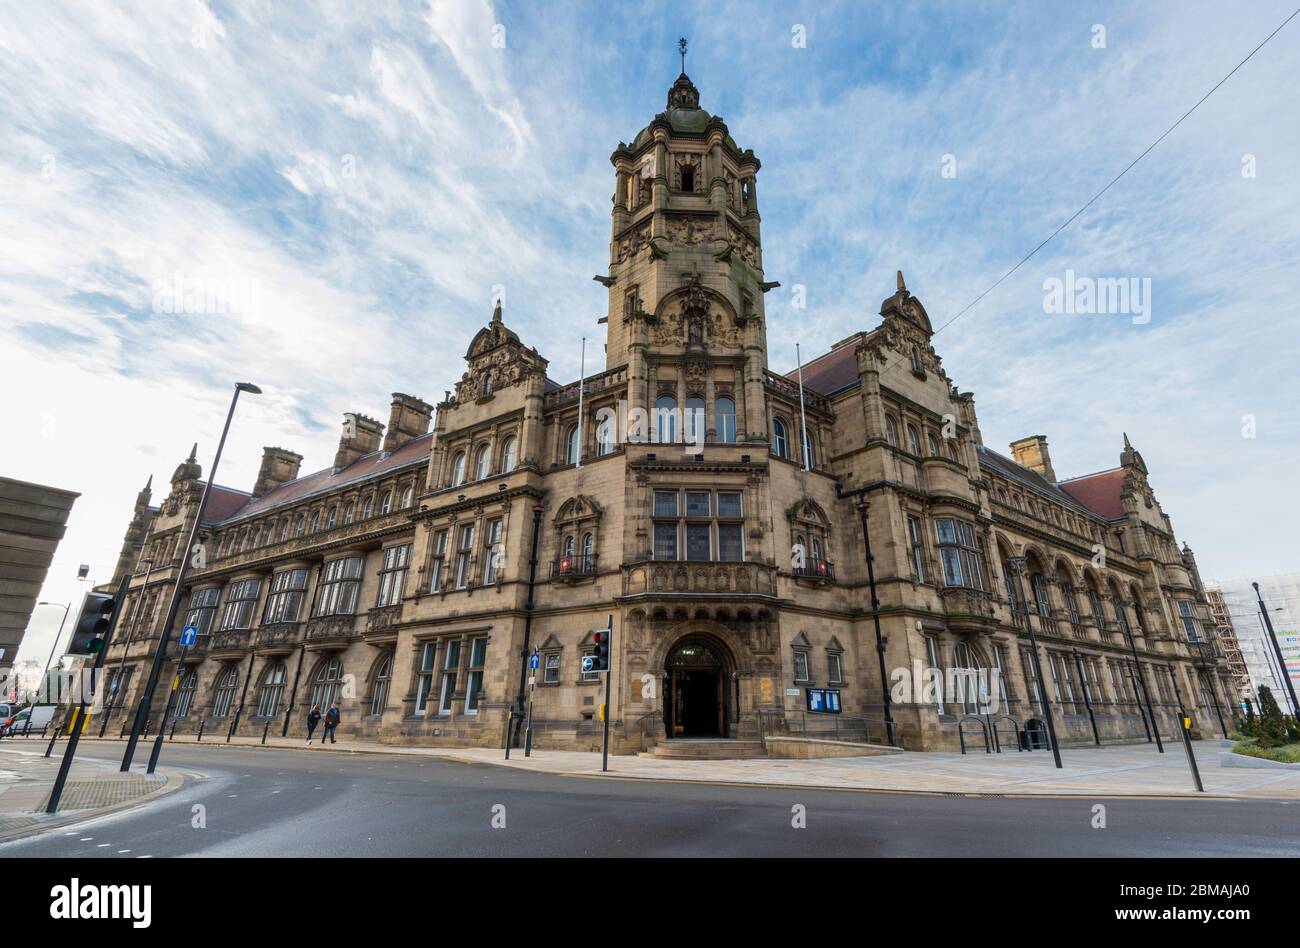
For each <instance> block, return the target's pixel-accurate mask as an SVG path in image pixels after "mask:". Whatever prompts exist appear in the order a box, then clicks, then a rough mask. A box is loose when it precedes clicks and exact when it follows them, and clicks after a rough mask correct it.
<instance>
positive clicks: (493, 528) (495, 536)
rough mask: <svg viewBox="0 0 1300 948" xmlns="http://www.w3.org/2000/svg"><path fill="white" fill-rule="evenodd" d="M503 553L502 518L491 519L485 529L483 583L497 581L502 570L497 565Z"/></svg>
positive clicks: (486, 584) (488, 583)
mask: <svg viewBox="0 0 1300 948" xmlns="http://www.w3.org/2000/svg"><path fill="white" fill-rule="evenodd" d="M500 554H501V520H500V518H497V519H495V520H489V521H488V522H487V528H486V529H485V530H484V531H483V584H484V585H485V586H488V585H491V584H492V583H495V582H496V581H497V576H498V574H499V573H500V570H499V569H498V566H497V561H498V558H499V555H500Z"/></svg>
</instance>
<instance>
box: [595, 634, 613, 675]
mask: <svg viewBox="0 0 1300 948" xmlns="http://www.w3.org/2000/svg"><path fill="white" fill-rule="evenodd" d="M591 640H592V641H593V642H594V643H596V651H595V652H594V653H593V654H592V656H591V657H592V658H593V659H595V661H594V662H593V663H592V668H591V670H592V671H609V629H597V630H596V631H595V632H593V633H591Z"/></svg>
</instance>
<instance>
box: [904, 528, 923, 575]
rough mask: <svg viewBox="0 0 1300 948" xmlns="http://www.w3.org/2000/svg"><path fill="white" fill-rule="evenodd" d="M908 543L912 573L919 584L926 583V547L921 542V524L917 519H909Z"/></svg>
mask: <svg viewBox="0 0 1300 948" xmlns="http://www.w3.org/2000/svg"><path fill="white" fill-rule="evenodd" d="M907 543H908V547H909V548H910V555H911V558H912V572H913V573H914V574H915V576H916V581H917V582H918V583H923V582H925V546H924V545H923V544H922V542H921V524H920V521H918V520H917V519H916V518H915V517H908V518H907Z"/></svg>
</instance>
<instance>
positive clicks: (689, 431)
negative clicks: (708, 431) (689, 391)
mask: <svg viewBox="0 0 1300 948" xmlns="http://www.w3.org/2000/svg"><path fill="white" fill-rule="evenodd" d="M705 410H706V408H705V401H704V399H703V398H701V397H700V396H699V395H690V396H687V399H686V417H685V418H683V419H682V428H683V429H684V431H685V432H686V441H687V443H688V444H703V443H704V424H705V414H704V412H705Z"/></svg>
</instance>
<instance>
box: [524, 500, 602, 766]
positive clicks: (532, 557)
mask: <svg viewBox="0 0 1300 948" xmlns="http://www.w3.org/2000/svg"><path fill="white" fill-rule="evenodd" d="M545 509H546V508H544V507H543V506H542V505H541V504H534V505H533V545H532V549H531V551H530V552H529V554H528V600H527V601H526V602H525V603H524V644H523V648H522V649H521V650H520V656H521V657H520V660H519V694H518V696H517V697H516V699H515V707H513V708H511V709H510V721H509V724H508V725H507V727H506V760H509V759H510V747H511V745H512V744H513V743H514V742H515V741H517V740H518V739H519V738H520V737H521V736H522V734H523V727H522V724H523V721H524V718H525V717H526V715H527V700H528V699H527V693H526V691H525V687H526V686H527V684H528V654H529V651H530V649H531V647H532V641H531V640H532V633H533V605H534V602H533V595H534V589H535V587H536V585H537V542H538V540H540V539H541V535H542V513H543V512H544V511H545ZM605 714H606V716H608V714H609V709H608V708H606V709H605ZM530 750H531V748H530Z"/></svg>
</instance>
